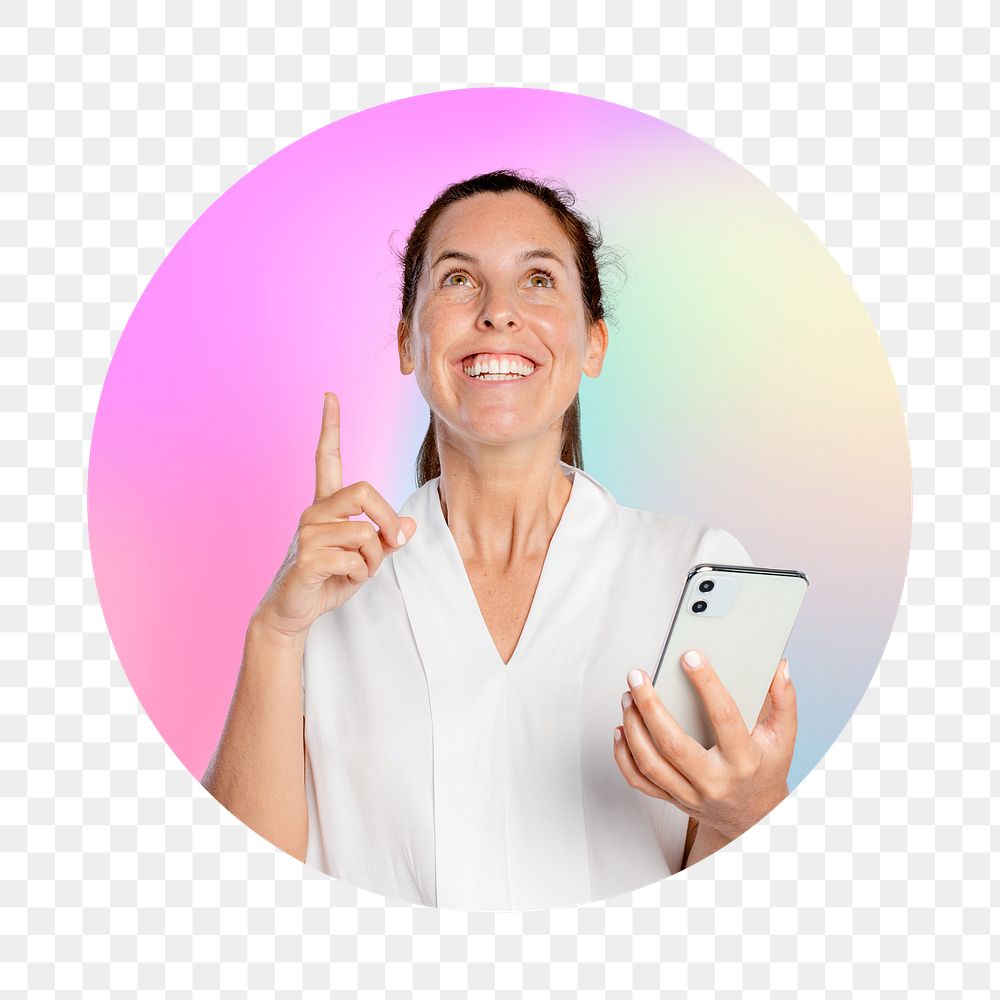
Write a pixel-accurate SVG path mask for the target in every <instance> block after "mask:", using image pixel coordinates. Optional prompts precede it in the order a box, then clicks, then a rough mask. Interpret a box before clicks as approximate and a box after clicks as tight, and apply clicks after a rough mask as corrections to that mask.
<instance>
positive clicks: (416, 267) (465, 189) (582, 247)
mask: <svg viewBox="0 0 1000 1000" xmlns="http://www.w3.org/2000/svg"><path fill="white" fill-rule="evenodd" d="M484 191H491V192H494V193H496V194H503V193H505V192H507V191H520V192H523V193H524V194H530V195H532V196H533V197H535V198H537V199H538V200H539V201H540V202H542V204H543V205H545V206H546V207H547V208H548V209H549V210H550V211H551V212H552V214H553V215H554V216H555V219H556V222H558V223H559V225H560V226H561V227H562V230H563V232H565V234H566V236H567V238H568V239H569V241H570V244H571V245H572V247H573V251H574V255H575V258H576V265H577V270H578V271H579V274H580V286H581V292H582V295H583V305H584V312H585V317H586V321H587V325H588V327H589V326H590V325H592V324H593V323H596V322H597V321H598V320H600V319H604V318H605V313H606V307H605V303H604V293H603V289H602V287H601V275H600V270H601V268H602V267H603V266H604V265H605V264H606V263H607V260H606V259H605V257H606V254H607V251H606V250H605V251H604V252H601V251H602V247H603V244H604V240H603V237H602V235H601V231H600V227H599V225H597V224H596V223H591V222H589V221H588V220H587V219H585V218H584V217H583V216H582V215H580V214H579V213H578V212H576V211H574V210H573V208H572V206H573V205H574V204H575V203H576V196H575V195H574V194H573V192H572V191H570V190H569V189H568V188H565V187H557V186H553V185H549V184H546V183H544V182H541V181H538V180H533V179H531V178H529V177H527V176H525V175H524V174H523V172H521V171H515V170H493V171H491V172H490V173H485V174H478V175H477V176H475V177H470V178H469V179H468V180H464V181H459V182H458V183H456V184H452V185H451V186H449V187H447V188H445V189H444V190H443V191H442V192H441V193H440V194H439V195H438V196H437V197H436V198H435V199H434V201H432V202H431V204H430V205H429V206H428V207H427V208H426V209H425V210H424V212H423V214H422V215H421V216H420V217H419V218H418V219H417V221H416V224H415V225H414V227H413V230H412V232H411V233H410V236H409V239H408V240H407V241H406V249H405V250H404V252H403V253H402V254H401V255H400V254H397V256H398V257H399V259H400V265H401V267H402V272H403V273H402V282H401V305H400V322H401V323H404V324H405V327H406V329H407V331H409V330H410V329H411V324H412V320H413V306H414V301H415V299H416V294H417V284H418V282H419V281H420V276H421V274H422V272H423V268H424V258H425V255H426V252H427V240H428V237H429V235H430V232H431V229H432V228H433V226H434V223H435V222H437V220H438V218H439V217H440V215H441V213H442V212H443V211H444V210H445V209H446V208H447V207H448V206H449V205H453V204H454V203H455V202H456V201H461V200H462V199H463V198H471V197H472V196H473V195H476V194H481V193H482V192H484ZM560 457H561V459H562V461H563V462H566V463H567V464H568V465H572V466H575V467H576V468H578V469H582V468H583V443H582V441H581V440H580V394H579V393H577V394H576V397H575V398H574V400H573V402H572V403H571V404H570V406H569V408H568V409H567V410H566V412H565V413H564V414H563V439H562V454H561V456H560ZM416 471H417V486H423V485H424V483H426V482H427V481H428V480H430V479H433V478H434V477H435V476H438V475H440V474H441V462H440V459H439V457H438V450H437V438H436V436H435V430H434V414H433V412H432V413H431V417H430V425H429V426H428V428H427V433H426V435H425V436H424V440H423V443H422V444H421V445H420V451H419V452H418V454H417V463H416Z"/></svg>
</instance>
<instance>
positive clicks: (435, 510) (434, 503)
mask: <svg viewBox="0 0 1000 1000" xmlns="http://www.w3.org/2000/svg"><path fill="white" fill-rule="evenodd" d="M560 465H561V466H563V467H564V468H566V469H570V470H572V482H571V484H570V491H569V497H568V499H567V500H566V504H565V506H564V507H563V510H562V513H561V514H560V515H559V521H558V523H557V524H556V528H555V531H554V532H553V534H552V538H551V539H550V540H549V547H548V549H547V551H546V553H545V558H544V560H543V562H542V569H541V572H540V574H539V577H538V583H537V584H536V585H535V593H534V596H533V597H532V600H531V605H530V607H529V608H528V616H527V618H526V619H525V621H524V625H523V626H522V628H521V634H520V636H519V637H518V640H517V645H516V646H515V647H514V652H513V653H512V654H511V657H510V659H509V660H508V661H507V662H506V663H504V661H503V657H502V656H501V655H500V650H499V649H497V645H496V643H495V642H494V641H493V635H492V633H491V632H490V629H489V625H487V623H486V619H485V617H484V616H483V612H482V609H481V608H480V607H479V601H478V599H477V598H476V592H475V590H474V589H473V586H472V581H471V580H470V579H469V573H468V570H467V569H466V568H465V560H463V559H462V553H461V552H460V551H459V549H458V543H457V542H456V541H455V536H454V535H453V534H452V532H451V528H449V527H448V522H447V521H446V520H445V516H444V511H443V510H442V509H441V490H440V483H441V477H440V476H436V477H435V478H434V479H433V480H432V481H431V483H432V488H431V489H430V490H428V493H429V498H428V505H429V507H430V511H429V512H428V513H429V517H430V519H431V521H432V522H434V526H433V532H434V536H435V539H440V544H441V546H442V549H443V552H444V554H445V558H446V559H447V561H448V563H449V564H450V570H451V572H453V573H455V575H456V576H457V577H458V591H459V594H458V595H457V596H458V601H459V607H456V608H455V609H454V611H455V613H456V614H462V615H463V616H464V617H466V618H467V619H468V620H469V621H470V622H476V624H477V625H478V626H479V628H478V631H480V632H481V633H482V634H481V636H480V639H481V645H482V646H483V648H484V650H485V652H484V654H483V656H484V659H489V655H490V654H492V655H493V657H494V658H495V661H496V662H495V666H496V668H497V669H498V670H513V669H516V667H517V665H518V663H520V661H521V660H522V659H523V658H524V655H525V654H524V653H523V650H524V649H526V648H527V647H528V646H529V644H530V643H531V637H532V634H533V633H534V632H535V630H536V629H537V628H538V621H537V619H538V616H539V614H540V611H539V609H540V608H544V607H545V604H546V599H547V597H548V590H549V588H550V587H551V586H552V582H551V581H552V577H553V572H552V569H551V566H552V565H553V564H554V563H558V562H561V561H562V549H563V545H564V542H563V539H564V537H565V536H566V535H567V534H569V533H570V528H567V527H566V526H567V525H571V524H572V521H573V518H574V516H575V514H576V508H577V506H578V505H579V503H580V493H581V492H582V491H583V489H585V487H581V486H580V483H581V481H582V478H583V477H582V476H581V475H580V472H579V470H578V469H573V468H572V466H569V465H566V463H565V462H560Z"/></svg>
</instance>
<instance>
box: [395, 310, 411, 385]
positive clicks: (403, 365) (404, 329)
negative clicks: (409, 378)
mask: <svg viewBox="0 0 1000 1000" xmlns="http://www.w3.org/2000/svg"><path fill="white" fill-rule="evenodd" d="M396 344H397V346H398V347H399V370H400V371H401V372H402V373H403V374H404V375H409V374H410V372H412V371H413V367H414V366H413V355H412V352H411V351H410V330H409V327H408V326H407V325H406V320H405V319H401V320H400V321H399V326H397V327H396Z"/></svg>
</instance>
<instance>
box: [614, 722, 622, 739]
mask: <svg viewBox="0 0 1000 1000" xmlns="http://www.w3.org/2000/svg"><path fill="white" fill-rule="evenodd" d="M621 738H622V731H621V730H620V729H619V728H618V727H617V726H615V743H617V742H618V741H619V740H620V739H621Z"/></svg>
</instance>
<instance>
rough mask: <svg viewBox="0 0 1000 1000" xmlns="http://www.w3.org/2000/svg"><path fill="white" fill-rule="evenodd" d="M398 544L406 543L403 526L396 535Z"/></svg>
mask: <svg viewBox="0 0 1000 1000" xmlns="http://www.w3.org/2000/svg"><path fill="white" fill-rule="evenodd" d="M396 544H397V545H405V544H406V535H405V534H404V533H403V529H402V528H400V529H399V534H398V535H396Z"/></svg>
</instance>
